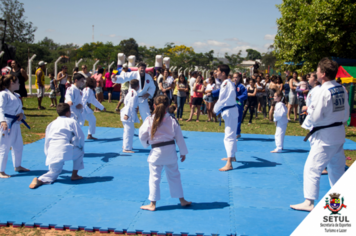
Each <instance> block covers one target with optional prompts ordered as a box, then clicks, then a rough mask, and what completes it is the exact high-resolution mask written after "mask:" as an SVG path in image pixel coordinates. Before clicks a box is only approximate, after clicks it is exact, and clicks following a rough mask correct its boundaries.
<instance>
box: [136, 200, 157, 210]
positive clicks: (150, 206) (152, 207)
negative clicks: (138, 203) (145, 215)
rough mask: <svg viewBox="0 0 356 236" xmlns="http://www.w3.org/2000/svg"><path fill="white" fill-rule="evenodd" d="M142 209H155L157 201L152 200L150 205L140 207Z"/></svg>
mask: <svg viewBox="0 0 356 236" xmlns="http://www.w3.org/2000/svg"><path fill="white" fill-rule="evenodd" d="M140 208H141V209H142V210H148V211H155V210H156V201H152V202H151V203H150V204H149V205H145V206H142V207H140Z"/></svg>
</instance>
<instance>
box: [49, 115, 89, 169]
mask: <svg viewBox="0 0 356 236" xmlns="http://www.w3.org/2000/svg"><path fill="white" fill-rule="evenodd" d="M84 139H85V137H84V133H83V131H82V129H81V128H80V125H79V124H78V122H77V121H75V120H74V119H72V118H69V117H65V116H59V117H57V119H55V120H54V121H52V122H51V123H50V124H49V125H48V126H47V128H46V139H45V146H44V152H45V154H46V157H47V158H46V165H47V166H48V165H50V164H53V163H59V162H61V161H70V160H73V149H74V148H79V149H81V150H83V152H84Z"/></svg>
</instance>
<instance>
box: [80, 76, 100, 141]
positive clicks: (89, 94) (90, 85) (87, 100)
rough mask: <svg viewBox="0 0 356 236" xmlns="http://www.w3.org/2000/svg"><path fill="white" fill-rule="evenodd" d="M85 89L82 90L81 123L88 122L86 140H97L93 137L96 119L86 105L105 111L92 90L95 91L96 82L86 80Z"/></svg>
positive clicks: (89, 79) (90, 79)
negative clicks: (82, 108)
mask: <svg viewBox="0 0 356 236" xmlns="http://www.w3.org/2000/svg"><path fill="white" fill-rule="evenodd" d="M86 86H87V87H86V88H85V89H83V98H82V103H83V105H84V110H83V121H85V120H87V121H88V122H89V129H88V137H87V139H97V138H94V137H93V134H95V128H96V118H95V116H94V112H93V110H92V109H90V107H89V106H88V104H93V105H94V106H95V107H96V108H98V109H100V110H102V111H103V110H104V111H105V107H104V106H103V105H102V104H101V103H100V102H99V101H98V100H97V99H96V97H95V95H94V91H93V89H95V86H96V81H95V80H94V79H92V78H88V79H87V81H86Z"/></svg>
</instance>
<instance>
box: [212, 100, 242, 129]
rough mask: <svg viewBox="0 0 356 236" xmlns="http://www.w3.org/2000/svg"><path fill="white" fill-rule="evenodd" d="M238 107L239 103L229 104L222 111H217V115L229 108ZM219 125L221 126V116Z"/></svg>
mask: <svg viewBox="0 0 356 236" xmlns="http://www.w3.org/2000/svg"><path fill="white" fill-rule="evenodd" d="M234 107H237V104H235V105H232V106H227V107H223V108H222V109H221V110H220V111H218V113H216V115H217V116H218V115H220V114H221V113H222V112H224V111H226V110H229V109H231V108H234ZM219 126H221V117H220V118H219Z"/></svg>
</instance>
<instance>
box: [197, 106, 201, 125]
mask: <svg viewBox="0 0 356 236" xmlns="http://www.w3.org/2000/svg"><path fill="white" fill-rule="evenodd" d="M199 115H200V106H197V122H199Z"/></svg>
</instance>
